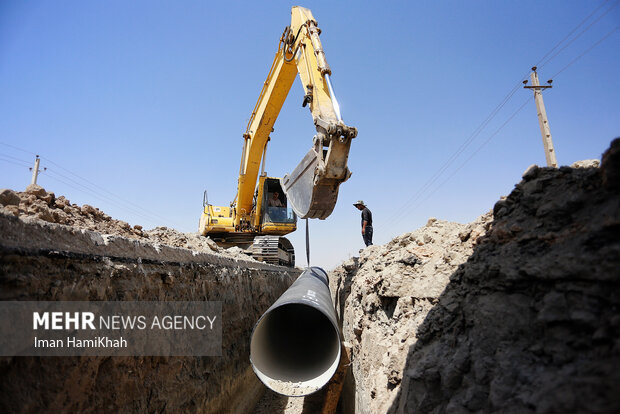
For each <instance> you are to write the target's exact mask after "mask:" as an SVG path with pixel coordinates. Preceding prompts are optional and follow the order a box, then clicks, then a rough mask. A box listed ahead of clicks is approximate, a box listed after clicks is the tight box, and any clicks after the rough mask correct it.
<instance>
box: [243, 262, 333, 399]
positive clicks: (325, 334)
mask: <svg viewBox="0 0 620 414" xmlns="http://www.w3.org/2000/svg"><path fill="white" fill-rule="evenodd" d="M339 361H340V333H339V330H338V323H337V317H336V311H335V310H334V306H333V304H332V300H331V294H330V292H329V282H328V279H327V273H326V272H325V271H324V270H323V269H321V268H320V267H309V268H307V269H306V270H305V271H304V272H303V273H302V274H301V275H300V276H299V277H298V278H297V280H296V281H295V282H294V283H293V284H292V285H291V287H290V288H289V289H288V290H287V291H286V292H284V294H282V296H280V298H278V300H276V302H275V303H274V304H273V305H272V306H271V307H270V308H269V309H268V310H267V311H266V312H265V313H264V314H263V315H262V316H261V317H260V319H259V320H258V322H257V323H256V325H255V326H254V331H253V332H252V339H251V342H250V362H251V363H252V368H253V369H254V372H255V373H256V375H257V376H258V378H259V379H260V380H261V381H262V382H263V383H264V384H265V385H266V386H267V387H269V388H270V389H272V390H273V391H275V392H278V393H280V394H284V395H289V396H300V395H307V394H311V393H313V392H315V391H317V390H319V389H320V388H321V387H323V386H324V385H325V384H326V383H327V382H328V381H329V379H330V378H331V377H332V375H333V374H334V372H335V371H336V368H337V367H338V362H339Z"/></svg>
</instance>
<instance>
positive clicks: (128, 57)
mask: <svg viewBox="0 0 620 414" xmlns="http://www.w3.org/2000/svg"><path fill="white" fill-rule="evenodd" d="M619 2H620V1H618V0H607V1H603V0H600V1H599V0H597V1H566V0H564V1H519V2H508V1H482V0H481V1H467V2H463V1H433V2H431V1H425V2H421V1H417V2H413V1H411V2H389V1H386V2H376V1H373V2H365V1H359V2H333V1H329V2H328V1H325V2H323V1H319V2H317V1H310V2H307V3H305V4H303V6H305V7H308V8H310V9H311V10H312V12H313V14H314V17H315V18H316V19H317V21H318V23H319V27H321V29H322V34H321V39H322V42H323V46H324V49H325V53H326V56H327V60H328V62H329V64H330V66H331V68H332V71H333V76H332V80H333V83H334V88H335V93H336V96H337V98H338V101H339V103H340V106H341V110H342V115H343V118H344V120H345V121H346V122H347V124H349V125H353V126H356V127H357V128H358V130H359V135H358V137H357V138H356V139H355V140H354V142H353V144H352V147H351V152H350V158H349V168H350V169H351V171H353V176H352V177H351V179H350V180H349V181H348V182H346V183H344V184H343V185H342V186H341V188H340V196H339V200H338V204H337V206H336V208H335V210H334V213H333V214H332V215H331V216H330V217H329V218H328V219H327V220H325V221H318V220H313V221H311V223H310V233H311V252H312V264H313V265H318V266H323V267H325V268H328V269H329V268H332V267H334V266H336V265H337V264H339V263H340V262H341V261H342V260H345V259H347V258H348V257H350V256H352V255H357V254H358V250H359V249H360V248H361V247H362V246H363V242H362V237H361V235H360V223H359V222H360V219H359V212H358V211H357V210H356V209H355V208H354V207H353V206H352V203H353V202H355V201H356V200H358V199H363V200H365V201H366V203H367V204H368V205H369V207H370V208H371V210H372V212H373V216H374V221H375V223H374V224H375V226H374V227H375V243H376V244H382V243H386V242H388V241H389V240H390V239H391V238H392V237H393V236H395V235H398V234H402V233H405V232H408V231H412V230H414V229H416V228H418V227H420V226H421V225H423V224H424V223H425V222H426V221H427V219H428V218H429V217H431V216H432V217H437V218H440V219H445V220H451V221H458V222H463V223H465V222H469V221H471V220H473V219H475V218H476V217H477V216H478V215H480V214H482V213H484V212H485V211H487V210H489V209H491V208H492V207H493V204H494V203H495V202H496V201H497V200H498V199H499V197H500V196H502V195H507V194H508V193H509V192H510V191H511V190H512V188H513V186H514V184H516V183H517V182H518V181H519V180H520V177H521V174H522V172H523V171H524V170H525V169H526V168H527V167H528V166H529V165H531V164H534V163H536V164H539V165H544V164H545V159H544V154H543V151H542V142H541V136H540V131H539V127H538V121H537V117H536V109H535V104H534V101H533V98H532V93H531V92H530V91H529V90H524V89H522V88H521V87H519V88H518V89H516V90H515V91H514V93H513V94H512V95H511V98H510V99H509V100H508V101H507V102H506V103H505V105H504V106H502V108H501V110H500V111H499V112H497V114H496V115H495V117H493V118H492V119H491V120H490V121H489V122H488V123H487V124H486V125H485V127H484V128H483V129H482V131H481V132H480V133H479V134H474V135H472V134H473V133H474V132H475V131H477V128H478V127H479V126H480V125H481V124H483V122H484V121H485V120H486V119H487V118H488V117H489V115H491V114H492V111H493V110H494V109H495V108H496V107H497V106H498V105H499V104H500V103H501V102H502V100H503V99H504V98H505V97H506V96H508V95H509V94H510V93H511V91H513V88H514V87H515V86H517V85H519V84H520V82H521V80H523V79H525V78H526V77H527V76H528V74H529V69H530V67H532V66H533V65H535V64H537V63H543V64H539V66H540V69H539V74H540V78H541V81H543V82H544V81H546V80H547V79H549V78H551V77H553V80H554V81H553V86H554V88H553V89H552V90H548V91H546V92H545V93H544V100H545V105H546V107H547V113H548V116H549V124H550V127H551V133H552V135H553V140H554V144H555V147H556V151H557V157H558V161H559V163H560V164H562V165H569V164H571V163H572V162H574V161H577V160H581V159H589V158H600V154H601V152H602V151H604V150H605V148H607V146H608V145H609V142H610V141H611V140H612V139H613V138H614V137H616V136H618V135H620V128H619V118H620V115H619V114H620V99H618V96H619V92H620V76H618V74H620V30H617V28H618V25H620V7H617V6H618V3H619ZM295 4H296V3H291V2H287V1H270V2H207V1H177V2H170V1H131V2H128V1H88V2H84V1H28V2H24V1H11V0H9V1H6V0H5V1H3V2H2V3H0V143H1V144H0V187H3V188H5V187H6V188H12V189H15V190H23V189H24V188H25V187H26V185H28V184H29V182H30V172H29V171H28V168H27V166H26V165H27V164H31V163H32V162H33V160H34V154H40V155H41V156H42V157H43V159H42V163H41V167H47V168H48V170H47V171H46V172H44V173H42V174H41V175H40V177H39V184H41V185H42V186H44V187H45V188H46V189H47V190H49V191H54V192H55V193H56V194H57V195H60V194H64V195H66V196H67V197H68V198H69V199H70V200H71V201H72V202H74V203H78V204H84V203H87V204H91V205H94V206H97V207H99V208H101V209H103V210H104V211H105V212H107V213H108V214H110V215H112V216H113V217H115V218H119V219H123V220H126V221H128V222H130V223H131V224H141V225H143V226H145V227H146V228H151V227H154V226H157V225H165V226H169V227H175V228H177V229H179V230H182V231H196V230H197V225H198V219H199V216H200V212H201V209H202V194H203V191H204V190H205V189H208V192H209V199H210V201H211V202H212V203H213V204H216V205H218V204H219V205H227V204H228V203H229V202H230V201H231V200H232V199H233V198H234V195H235V191H236V182H237V174H238V170H239V160H240V157H241V144H242V136H241V135H242V133H243V132H244V131H245V126H246V123H247V120H248V118H249V116H250V112H251V110H252V108H253V106H254V104H255V102H256V99H257V98H258V93H259V92H260V89H261V86H262V83H263V82H264V80H265V77H266V75H267V72H268V70H269V66H270V64H271V62H272V60H273V56H274V53H275V51H276V49H277V44H278V39H279V37H280V35H281V33H282V31H283V29H284V27H285V26H286V25H288V24H289V22H290V8H291V6H292V5H295ZM593 12H594V14H592V15H591V13H593ZM588 16H590V17H589V19H588V20H586V21H585V22H584V23H583V24H581V26H579V25H580V23H582V21H583V20H584V19H586V18H587V17H588ZM575 28H577V29H576V30H575V31H574V32H573V33H572V35H570V36H569V37H568V38H566V36H567V35H569V34H570V33H571V31H573V30H574V29H575ZM615 29H616V30H615ZM614 30H615V31H614ZM610 33H611V34H610ZM605 36H607V37H605ZM565 38H566V40H565V41H564V43H561V44H560V45H559V46H558V47H557V48H556V49H553V48H554V46H556V45H557V44H558V43H559V42H561V41H562V40H563V39H565ZM601 39H603V40H601ZM599 41H600V43H598V44H597V42H599ZM550 51H552V52H551V54H549V55H547V58H549V57H551V59H550V60H549V61H548V62H545V60H542V58H543V57H545V55H546V54H547V53H548V52H550ZM586 51H587V53H586V54H584V55H583V56H582V57H580V55H581V54H582V53H583V52H586ZM558 52H559V53H558ZM575 59H577V60H575ZM567 65H568V66H567ZM556 74H557V76H556ZM302 97H303V93H302V88H301V84H300V83H299V81H298V80H297V81H296V83H295V84H294V85H293V88H292V90H291V92H290V94H289V97H288V100H287V102H286V103H285V105H284V108H283V110H282V112H281V114H280V117H279V119H278V121H277V122H276V125H275V132H274V133H273V134H272V141H271V143H270V147H269V151H268V154H267V172H268V173H269V175H270V176H277V177H281V176H283V175H284V174H285V173H287V172H290V171H291V170H292V169H293V168H294V167H295V165H297V163H298V162H299V160H300V159H301V157H303V155H304V154H305V153H306V151H307V150H308V149H309V148H310V145H311V141H312V136H313V135H314V128H313V124H312V120H311V116H310V114H309V111H308V110H307V108H302V107H301V102H302ZM522 105H525V106H522ZM519 108H521V109H520V110H519ZM508 120H509V122H508V123H506V121H508ZM467 143H469V145H466V146H465V147H464V149H463V151H460V152H458V156H457V157H452V155H453V154H455V152H456V151H457V150H458V149H459V148H463V145H464V144H467ZM448 161H450V162H448ZM299 228H300V229H299V230H298V231H297V232H295V233H293V234H292V235H290V236H289V238H290V239H291V241H292V242H293V244H294V245H295V248H296V251H297V255H298V262H299V263H300V264H305V259H304V251H305V245H304V230H303V223H299Z"/></svg>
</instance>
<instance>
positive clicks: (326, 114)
mask: <svg viewBox="0 0 620 414" xmlns="http://www.w3.org/2000/svg"><path fill="white" fill-rule="evenodd" d="M319 34H320V29H319V28H318V25H317V22H316V20H314V17H313V16H312V13H311V12H310V10H308V9H306V8H303V7H299V6H295V7H293V8H292V10H291V25H290V26H288V27H287V28H286V29H285V30H284V33H283V34H282V37H281V39H280V43H279V45H278V51H277V53H276V56H275V58H274V61H273V64H272V65H271V69H270V71H269V74H268V76H267V80H266V81H265V84H264V86H263V89H262V91H261V94H260V96H259V99H258V102H257V103H256V106H255V107H254V110H253V111H252V116H251V118H250V121H249V122H248V126H247V129H246V133H245V134H244V135H243V136H244V146H243V153H242V158H241V166H240V171H239V182H238V189H237V205H236V208H237V214H238V215H237V219H236V221H235V224H236V225H239V223H240V222H241V221H242V220H243V219H244V217H243V216H244V215H249V214H251V211H252V201H253V194H254V188H255V185H256V179H257V176H258V171H259V168H260V163H261V159H262V158H263V156H264V153H265V148H266V145H267V141H268V140H269V134H270V133H271V131H272V130H273V126H274V123H275V121H276V119H277V117H278V114H279V113H280V109H281V108H282V105H283V104H284V101H285V100H286V96H287V95H288V92H289V90H290V88H291V86H292V84H293V81H294V80H295V77H296V76H297V73H299V77H300V79H301V82H302V85H303V88H304V91H305V96H304V106H306V105H308V106H309V108H310V111H311V113H312V118H313V121H314V125H315V127H316V135H315V136H314V138H313V142H312V147H311V149H310V150H309V151H308V153H307V154H306V155H305V157H304V158H303V159H302V160H301V162H300V163H299V165H297V167H296V168H294V169H293V172H292V173H290V174H287V175H285V176H284V178H282V180H281V184H282V189H283V190H284V192H285V194H286V196H287V197H288V200H289V202H290V204H291V206H292V207H293V209H294V210H295V213H297V215H298V216H299V217H301V218H320V219H324V218H326V217H328V216H329V215H330V214H331V212H332V210H333V209H334V206H335V205H336V201H337V197H338V187H339V185H340V183H342V182H344V181H346V180H347V179H348V178H349V177H350V176H351V173H350V172H349V170H348V168H347V159H348V155H349V148H350V146H351V140H352V139H353V138H355V136H356V135H357V129H355V128H353V127H350V126H347V125H346V124H345V123H344V122H343V121H342V118H341V116H340V113H339V108H338V103H337V101H336V98H335V96H334V94H333V88H332V87H331V81H330V78H329V76H330V75H331V69H330V67H329V65H328V64H327V60H326V58H325V53H324V52H323V48H322V46H321V41H320V39H319Z"/></svg>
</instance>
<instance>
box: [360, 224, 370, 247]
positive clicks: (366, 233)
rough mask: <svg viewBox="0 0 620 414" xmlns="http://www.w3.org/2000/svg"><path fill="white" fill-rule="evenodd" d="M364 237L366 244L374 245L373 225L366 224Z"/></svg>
mask: <svg viewBox="0 0 620 414" xmlns="http://www.w3.org/2000/svg"><path fill="white" fill-rule="evenodd" d="M362 237H363V238H364V243H366V246H372V226H366V230H364V234H363V235H362Z"/></svg>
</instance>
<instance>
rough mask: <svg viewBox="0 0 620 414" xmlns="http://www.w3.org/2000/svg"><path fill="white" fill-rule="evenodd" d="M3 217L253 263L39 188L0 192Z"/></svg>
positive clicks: (191, 236)
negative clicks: (118, 218) (47, 223)
mask: <svg viewBox="0 0 620 414" xmlns="http://www.w3.org/2000/svg"><path fill="white" fill-rule="evenodd" d="M0 213H4V214H12V215H14V216H18V217H20V218H22V219H24V220H26V221H27V220H41V221H46V222H49V223H56V224H61V225H66V226H71V227H74V228H79V229H84V230H90V231H95V232H98V233H102V234H111V235H116V236H122V237H127V238H130V239H138V240H142V241H144V242H147V243H151V244H163V245H167V246H173V247H181V248H185V249H190V250H195V251H200V252H212V253H217V254H220V255H223V256H226V257H231V258H236V259H243V260H251V261H253V260H254V259H252V258H251V257H250V256H248V255H246V254H245V253H244V252H243V251H242V250H240V249H238V248H232V249H222V248H220V247H219V246H218V245H217V244H216V243H215V242H214V241H213V240H211V239H210V238H208V237H202V236H200V235H199V234H198V233H182V232H180V231H178V230H174V229H171V228H168V227H156V228H154V229H152V230H144V229H143V227H142V226H140V225H135V226H133V227H132V226H130V225H129V223H127V222H125V221H122V220H116V219H113V218H112V217H110V216H109V215H107V214H105V213H104V212H103V211H101V210H99V209H98V208H96V207H92V206H90V205H88V204H84V205H83V206H79V205H77V204H71V202H70V201H69V200H68V199H67V198H65V197H64V196H60V197H56V195H55V194H54V193H52V192H47V191H45V189H44V188H42V187H40V186H38V185H29V186H28V187H27V188H26V191H24V192H17V191H13V190H9V189H3V190H0Z"/></svg>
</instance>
